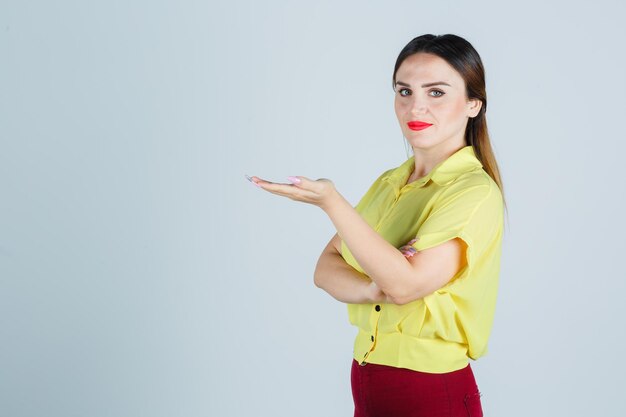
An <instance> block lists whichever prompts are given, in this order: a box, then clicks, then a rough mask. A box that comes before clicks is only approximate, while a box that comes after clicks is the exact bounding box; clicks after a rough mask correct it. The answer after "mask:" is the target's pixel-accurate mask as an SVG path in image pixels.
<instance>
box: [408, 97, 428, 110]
mask: <svg viewBox="0 0 626 417" xmlns="http://www.w3.org/2000/svg"><path fill="white" fill-rule="evenodd" d="M425 112H426V100H424V99H423V98H420V97H418V96H417V95H415V96H413V101H412V102H411V113H414V114H423V113H425Z"/></svg>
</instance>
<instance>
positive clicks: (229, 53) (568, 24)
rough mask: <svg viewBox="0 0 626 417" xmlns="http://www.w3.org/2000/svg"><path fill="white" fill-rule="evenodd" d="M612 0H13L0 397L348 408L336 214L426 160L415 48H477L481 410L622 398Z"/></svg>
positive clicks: (607, 411) (2, 89) (1, 121)
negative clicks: (303, 194) (498, 240)
mask: <svg viewBox="0 0 626 417" xmlns="http://www.w3.org/2000/svg"><path fill="white" fill-rule="evenodd" d="M624 12H625V8H624V6H623V3H620V2H618V1H594V2H589V3H583V2H574V4H572V3H570V2H565V1H561V2H551V3H546V2H539V1H526V2H518V3H515V4H513V3H511V4H509V3H507V4H506V5H504V4H502V2H496V1H490V2H483V1H473V2H466V3H463V4H456V3H454V2H447V1H441V2H417V1H411V2H407V1H402V2H399V1H398V2H385V3H384V4H383V3H382V2H363V1H342V2H341V1H333V2H331V1H322V2H312V3H311V2H286V1H285V2H278V1H274V2H255V1H245V2H243V1H239V2H234V1H233V2H221V3H214V2H201V1H177V2H174V1H169V2H168V1H147V0H143V1H130V2H128V1H111V0H107V1H89V2H80V1H56V2H44V1H8V2H7V1H3V2H2V3H0V415H2V416H13V417H17V416H65V417H68V416H92V417H96V416H139V415H142V416H155V417H156V416H251V415H261V416H270V415H271V416H295V415H298V416H316V415H324V416H351V415H352V410H353V405H352V397H351V392H350V380H349V370H350V363H351V354H352V342H353V338H354V336H355V335H356V329H355V328H353V327H352V326H350V324H349V322H348V319H347V311H346V306H345V305H344V304H342V303H339V302H337V301H336V300H334V299H333V298H332V297H330V296H329V295H328V294H326V293H325V292H324V291H322V290H320V289H318V288H316V287H315V286H314V285H313V271H314V268H315V264H316V262H317V259H318V257H319V255H320V253H321V251H322V249H323V248H324V246H325V245H326V243H327V242H328V240H329V239H330V237H331V236H332V234H333V233H334V228H333V226H332V223H331V222H330V220H329V219H328V218H327V217H326V216H325V214H324V212H323V211H321V210H320V209H319V208H317V207H314V206H312V205H308V204H304V203H298V202H294V201H292V200H289V199H286V198H282V197H278V196H276V195H273V194H270V193H267V192H264V191H262V190H260V189H258V188H256V187H254V186H253V185H251V184H250V183H248V181H246V179H245V178H244V174H249V175H258V176H261V177H264V178H267V179H270V180H274V181H280V182H286V177H287V176H288V175H303V176H306V177H309V178H313V179H315V178H322V177H324V178H330V179H332V180H333V181H334V182H335V185H336V186H337V188H338V190H339V191H340V192H341V193H342V194H343V195H344V196H345V197H346V198H347V199H348V200H349V201H351V202H352V203H353V204H356V202H357V201H358V200H359V198H360V197H361V196H362V195H363V194H364V192H365V191H366V190H367V188H368V187H369V185H370V184H371V183H372V182H373V181H374V179H375V178H376V177H377V176H378V175H380V173H382V172H383V171H384V170H386V169H389V168H392V167H395V166H397V165H399V164H400V163H401V162H403V161H404V160H405V159H406V158H407V155H408V153H407V150H406V148H405V146H404V145H403V138H402V133H401V131H400V127H399V126H398V122H397V120H396V118H395V114H394V111H393V91H392V89H391V76H392V70H393V64H394V62H395V59H396V57H397V54H398V53H399V52H400V50H401V49H402V47H403V46H404V45H405V44H406V43H407V42H408V41H409V40H410V39H412V38H413V37H415V36H417V35H420V34H423V33H435V34H444V33H455V34H458V35H461V36H463V37H465V38H466V39H468V40H469V41H470V42H471V43H472V44H473V45H474V46H475V47H476V49H477V50H478V52H479V53H480V54H481V56H482V59H483V62H484V64H485V67H486V73H487V91H488V100H489V101H488V112H487V116H488V121H489V128H490V133H491V136H492V142H493V147H494V150H495V153H496V157H497V159H498V163H499V165H500V167H501V170H502V176H503V180H504V185H505V188H504V192H505V197H506V198H507V203H508V207H509V211H508V219H507V222H506V230H505V239H504V246H503V257H502V270H501V277H500V292H499V298H498V305H497V310H496V318H495V323H494V327H493V332H492V336H491V339H490V344H489V352H488V354H487V355H486V356H483V357H482V358H480V359H479V360H478V361H476V362H472V367H473V369H474V373H475V375H476V379H477V382H478V385H479V388H480V390H481V391H482V392H483V397H482V401H483V408H484V411H485V415H486V416H509V417H514V416H529V415H536V416H555V415H563V416H589V415H602V416H618V415H620V416H621V415H623V401H622V400H621V399H620V398H621V397H622V395H623V390H624V387H625V386H626V377H625V376H624V373H625V371H626V369H625V367H624V364H623V360H622V353H623V351H624V342H625V340H624V337H623V330H622V329H623V323H621V322H622V321H623V319H624V317H625V316H626V314H625V313H626V311H625V307H624V303H623V294H624V291H625V290H626V285H625V284H624V278H625V276H624V272H623V271H624V269H623V266H622V264H623V257H624V256H623V251H624V243H623V239H622V236H623V232H624V231H625V230H624V229H625V227H624V226H625V224H624V215H623V213H624V209H625V207H624V186H623V179H624V171H623V169H622V166H621V165H622V164H621V162H622V161H623V153H624V151H625V150H626V148H625V145H624V141H625V139H626V138H625V135H624V133H623V132H624V129H623V124H624V113H625V111H626V106H625V105H624V102H625V101H624V98H625V94H626V86H625V84H626V83H625V77H624V64H625V62H624V58H623V52H624V47H623V40H624V39H625V38H626V29H624V28H625V26H624V25H623V17H624Z"/></svg>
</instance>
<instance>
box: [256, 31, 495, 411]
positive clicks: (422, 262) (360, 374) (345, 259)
mask: <svg viewBox="0 0 626 417" xmlns="http://www.w3.org/2000/svg"><path fill="white" fill-rule="evenodd" d="M392 81H393V88H394V92H395V112H396V116H397V118H398V122H399V123H400V128H401V130H402V133H403V134H404V137H405V139H406V140H407V141H408V143H409V144H410V146H411V148H412V149H413V156H411V157H410V158H409V159H408V160H406V161H405V162H404V163H402V164H400V165H399V166H397V167H395V168H392V169H388V170H386V171H385V172H383V173H382V174H381V175H380V176H379V177H378V178H377V179H376V180H375V181H374V183H373V184H372V185H371V186H370V188H369V189H368V191H367V192H366V193H365V195H364V196H363V197H362V198H361V200H360V201H359V203H358V204H357V205H356V206H355V207H352V206H351V205H350V203H349V202H348V201H346V200H345V199H344V198H343V197H342V195H341V194H340V193H339V192H338V191H337V190H336V189H335V187H334V185H333V183H332V181H330V180H328V179H324V178H322V179H318V180H311V179H308V178H305V177H301V176H299V177H289V181H290V182H291V183H292V184H279V183H273V182H270V181H265V180H262V179H261V178H259V177H251V178H250V180H251V181H252V182H253V183H255V184H256V185H257V186H259V187H261V188H263V189H264V190H267V191H269V192H271V193H274V194H277V195H282V196H285V197H289V198H290V199H292V200H296V201H302V202H305V203H310V204H314V205H316V206H319V207H320V208H321V209H322V210H324V212H325V213H326V214H327V215H328V216H329V217H330V219H331V221H332V222H333V224H334V225H335V227H336V229H337V233H336V234H335V235H334V236H333V237H332V239H331V240H330V242H329V243H328V245H327V246H326V248H325V249H324V251H323V252H322V255H321V256H320V258H319V261H318V264H317V267H316V270H315V277H314V280H315V284H316V285H317V286H318V287H320V288H322V289H324V290H325V291H327V292H328V293H329V294H330V295H331V296H333V297H334V298H336V299H337V300H339V301H341V302H344V303H346V304H347V305H348V315H349V320H350V323H351V324H353V325H354V326H356V327H357V328H358V330H359V331H358V334H357V336H356V340H355V342H354V351H353V359H352V370H351V384H352V394H353V398H354V404H355V412H354V415H355V417H373V416H381V417H382V416H384V417H388V416H393V417H403V416H428V417H435V416H472V417H474V416H482V414H483V413H482V405H481V400H480V396H481V395H482V394H481V392H480V391H479V390H478V385H477V383H476V380H475V378H474V374H473V372H472V369H471V366H470V364H469V359H472V360H476V359H478V358H479V357H480V356H483V355H484V354H485V353H486V352H487V341H488V338H489V335H490V331H491V327H492V323H493V315H494V311H495V303H496V295H497V289H498V275H499V271H500V254H501V246H502V236H503V211H504V210H503V209H504V207H505V204H504V199H503V192H502V183H501V180H500V175H499V171H498V166H497V163H496V160H495V158H494V155H493V152H492V149H491V145H490V142H489V135H488V131H487V122H486V118H485V112H486V109H487V96H486V92H485V74H484V69H483V65H482V62H481V59H480V56H479V55H478V53H477V52H476V50H475V49H474V48H473V47H472V45H471V44H470V43H469V42H468V41H466V40H465V39H463V38H461V37H459V36H456V35H452V34H447V35H440V36H435V35H430V34H428V35H422V36H419V37H416V38H415V39H413V40H411V41H410V42H409V43H408V44H407V45H406V46H405V47H404V49H402V51H401V52H400V55H399V56H398V59H397V61H396V64H395V68H394V73H393V79H392Z"/></svg>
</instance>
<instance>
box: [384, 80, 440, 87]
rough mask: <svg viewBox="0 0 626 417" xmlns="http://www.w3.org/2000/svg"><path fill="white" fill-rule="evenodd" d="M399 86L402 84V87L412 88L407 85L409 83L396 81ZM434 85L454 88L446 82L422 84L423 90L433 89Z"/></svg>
mask: <svg viewBox="0 0 626 417" xmlns="http://www.w3.org/2000/svg"><path fill="white" fill-rule="evenodd" d="M397 84H400V85H402V86H405V87H410V85H409V84H407V83H403V82H402V81H396V85H397ZM433 85H447V86H448V87H452V86H451V85H450V84H448V83H446V82H443V81H435V82H432V83H426V84H422V88H426V87H432V86H433Z"/></svg>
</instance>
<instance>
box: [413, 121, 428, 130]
mask: <svg viewBox="0 0 626 417" xmlns="http://www.w3.org/2000/svg"><path fill="white" fill-rule="evenodd" d="M407 125H408V126H409V129H411V130H423V129H426V128H427V127H430V126H432V123H426V122H421V121H419V120H413V121H411V122H408V123H407Z"/></svg>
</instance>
